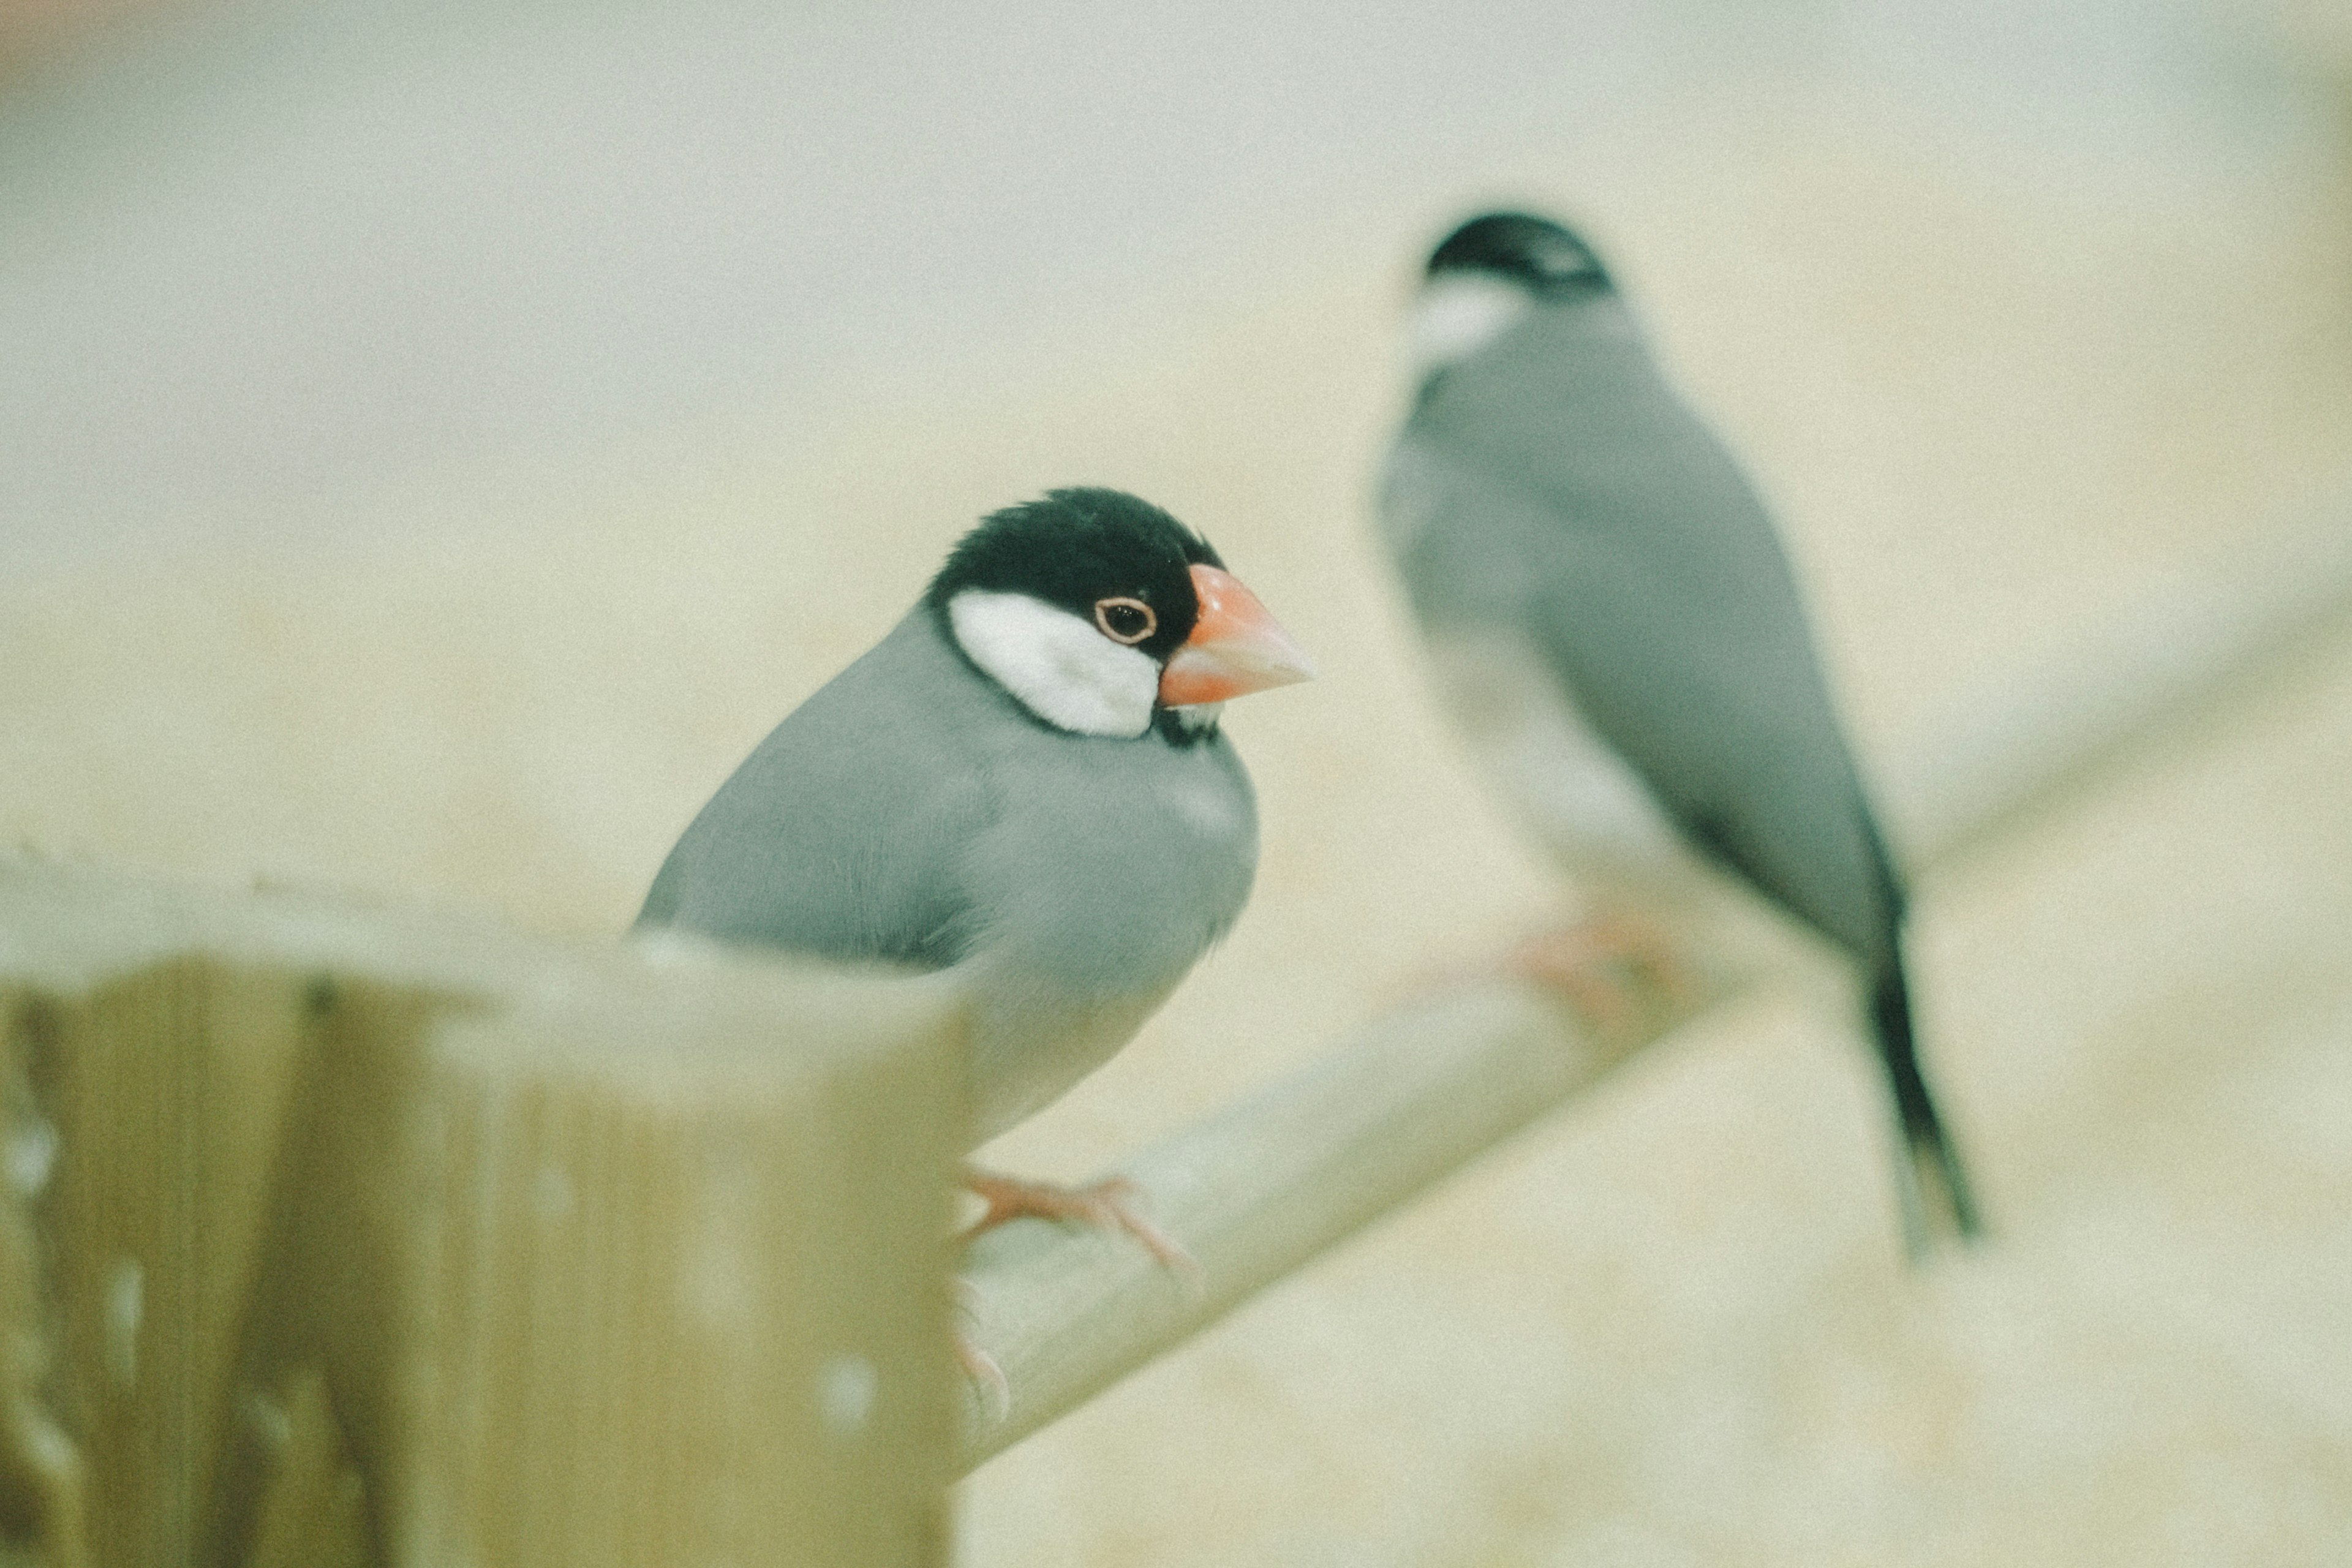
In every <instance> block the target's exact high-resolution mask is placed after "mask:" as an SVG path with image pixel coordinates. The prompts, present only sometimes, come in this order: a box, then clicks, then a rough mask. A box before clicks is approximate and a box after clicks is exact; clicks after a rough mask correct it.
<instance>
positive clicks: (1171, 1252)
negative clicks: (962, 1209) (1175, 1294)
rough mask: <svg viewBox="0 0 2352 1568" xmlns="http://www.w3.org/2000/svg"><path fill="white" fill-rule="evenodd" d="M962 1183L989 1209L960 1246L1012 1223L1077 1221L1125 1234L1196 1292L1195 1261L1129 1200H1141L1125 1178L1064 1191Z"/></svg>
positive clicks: (1042, 1185) (1009, 1182) (1003, 1179)
mask: <svg viewBox="0 0 2352 1568" xmlns="http://www.w3.org/2000/svg"><path fill="white" fill-rule="evenodd" d="M963 1181H964V1185H965V1186H966V1187H968V1188H970V1189H971V1192H972V1193H973V1194H974V1195H976V1196H977V1197H979V1199H980V1200H981V1201H982V1203H983V1204H985V1205H988V1206H987V1208H986V1210H985V1211H984V1212H983V1213H982V1215H981V1216H980V1217H979V1218H978V1219H976V1220H974V1221H972V1222H971V1225H970V1226H966V1227H965V1229H964V1231H963V1235H962V1237H961V1239H963V1240H965V1241H970V1240H971V1238H972V1237H976V1236H979V1235H980V1234H982V1232H983V1231H990V1230H994V1229H995V1228H996V1227H997V1226H1001V1225H1004V1224H1006V1223H1008V1222H1010V1221H1012V1220H1016V1219H1026V1218H1037V1219H1051V1220H1061V1221H1076V1222H1077V1223H1079V1224H1082V1225H1091V1226H1096V1227H1097V1229H1101V1230H1121V1231H1125V1232H1126V1233H1127V1234H1128V1235H1129V1236H1130V1237H1134V1238H1135V1239H1136V1241H1138V1242H1139V1243H1140V1244H1141V1245H1142V1247H1143V1249H1144V1250H1145V1251H1146V1252H1149V1253H1150V1254H1151V1256H1152V1257H1153V1258H1156V1259H1158V1260H1159V1263H1160V1267H1161V1268H1165V1269H1167V1270H1168V1271H1169V1272H1170V1273H1171V1274H1173V1275H1174V1276H1176V1278H1177V1279H1178V1280H1179V1281H1180V1282H1181V1283H1182V1284H1183V1285H1184V1286H1185V1288H1186V1289H1188V1290H1192V1291H1198V1289H1200V1285H1201V1264H1200V1260H1199V1259H1197V1258H1194V1257H1193V1256H1192V1253H1190V1252H1188V1251H1186V1250H1185V1247H1184V1244H1183V1243H1182V1242H1181V1241H1178V1240H1177V1239H1176V1238H1175V1237H1172V1236H1170V1235H1169V1234H1168V1233H1167V1232H1166V1231H1164V1230H1162V1229H1160V1226H1158V1225H1156V1224H1154V1223H1153V1222H1152V1221H1151V1219H1150V1217H1149V1216H1148V1215H1145V1214H1143V1213H1142V1212H1141V1211H1140V1210H1139V1209H1138V1208H1137V1207H1136V1205H1135V1202H1134V1200H1135V1199H1137V1198H1139V1197H1140V1196H1141V1195H1142V1189H1141V1188H1139V1187H1138V1186H1137V1185H1136V1184H1135V1183H1134V1182H1132V1181H1130V1180H1129V1178H1127V1177H1125V1176H1110V1177H1106V1178H1105V1179H1104V1180H1102V1181H1099V1182H1092V1183H1089V1184H1087V1185H1085V1186H1081V1187H1066V1186H1061V1185H1058V1184H1054V1183H1051V1182H1022V1181H1015V1180H1013V1178H1012V1177H1009V1176H992V1175H986V1174H983V1173H980V1172H977V1171H971V1172H967V1173H965V1175H964V1179H963Z"/></svg>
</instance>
